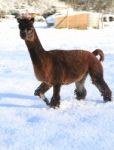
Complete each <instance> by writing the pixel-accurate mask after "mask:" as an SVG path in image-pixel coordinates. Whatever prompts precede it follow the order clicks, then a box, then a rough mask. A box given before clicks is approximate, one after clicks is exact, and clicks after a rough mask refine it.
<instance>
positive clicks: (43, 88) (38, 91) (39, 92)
mask: <svg viewBox="0 0 114 150" xmlns="http://www.w3.org/2000/svg"><path fill="white" fill-rule="evenodd" d="M50 87H51V86H50V85H48V84H46V83H44V82H42V83H41V84H40V86H39V87H38V88H37V89H36V90H35V92H34V95H35V96H39V97H40V98H41V99H42V100H43V101H44V102H45V103H46V104H47V105H49V101H48V99H47V98H46V97H45V95H44V93H45V92H46V91H48V90H49V89H50Z"/></svg>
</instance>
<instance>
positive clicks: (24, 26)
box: [17, 16, 34, 41]
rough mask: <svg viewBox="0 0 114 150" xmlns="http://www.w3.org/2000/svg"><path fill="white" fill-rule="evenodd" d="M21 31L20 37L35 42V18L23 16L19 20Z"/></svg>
mask: <svg viewBox="0 0 114 150" xmlns="http://www.w3.org/2000/svg"><path fill="white" fill-rule="evenodd" d="M17 21H18V23H19V29H20V36H21V38H22V39H24V40H26V41H33V39H34V27H33V23H34V18H33V17H30V16H21V17H19V18H17Z"/></svg>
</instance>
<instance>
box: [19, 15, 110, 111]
mask: <svg viewBox="0 0 114 150" xmlns="http://www.w3.org/2000/svg"><path fill="white" fill-rule="evenodd" d="M18 23H19V29H20V36H21V38H22V39H24V40H25V43H26V45H27V47H28V51H29V53H30V57H31V60H32V63H33V68H34V72H35V75H36V78H37V79H38V80H39V81H41V82H42V83H41V85H40V86H39V87H38V88H37V89H36V90H35V95H38V96H40V97H42V98H43V100H44V101H45V102H46V103H47V105H50V107H54V108H55V107H59V105H60V88H61V85H64V84H70V83H72V82H75V84H76V90H75V94H76V96H77V97H76V98H77V99H78V100H80V99H84V98H85V96H86V89H85V87H84V83H85V79H86V77H87V75H88V74H89V75H90V76H91V79H92V83H93V84H94V85H95V86H96V87H97V88H98V89H99V91H100V92H101V94H102V96H103V99H104V101H105V102H107V101H111V90H110V89H109V87H108V85H107V84H106V82H105V81H104V79H103V68H102V65H101V63H100V61H103V59H104V54H103V52H102V50H99V49H97V50H95V51H94V52H93V53H91V52H89V51H85V50H69V51H65V50H51V51H45V50H44V48H43V47H42V45H41V43H40V40H39V38H38V36H37V34H36V31H35V28H34V26H33V23H34V18H31V17H25V16H23V17H20V18H18ZM97 55H99V56H100V60H98V59H97V58H96V57H95V56H97ZM50 87H53V96H52V98H51V101H50V103H49V102H48V100H47V99H46V97H45V96H44V93H45V92H46V91H47V90H49V88H50Z"/></svg>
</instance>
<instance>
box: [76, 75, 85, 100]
mask: <svg viewBox="0 0 114 150" xmlns="http://www.w3.org/2000/svg"><path fill="white" fill-rule="evenodd" d="M86 76H87V75H86ZM86 76H85V77H84V78H83V79H82V80H80V81H79V82H76V89H75V91H74V93H75V94H76V99H78V100H80V99H85V97H86V94H87V91H86V89H85V87H84V83H85V79H86Z"/></svg>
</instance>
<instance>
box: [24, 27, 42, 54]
mask: <svg viewBox="0 0 114 150" xmlns="http://www.w3.org/2000/svg"><path fill="white" fill-rule="evenodd" d="M25 42H26V45H27V47H28V50H29V51H34V50H35V51H36V49H37V52H39V53H40V52H43V51H44V48H43V47H42V44H41V42H40V40H39V38H38V36H37V34H36V31H35V29H34V40H33V41H28V40H26V41H25Z"/></svg>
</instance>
